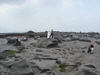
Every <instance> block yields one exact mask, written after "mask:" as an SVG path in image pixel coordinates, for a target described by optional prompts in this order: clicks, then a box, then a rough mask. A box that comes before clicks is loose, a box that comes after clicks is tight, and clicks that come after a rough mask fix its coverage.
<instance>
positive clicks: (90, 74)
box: [75, 69, 97, 75]
mask: <svg viewBox="0 0 100 75" xmlns="http://www.w3.org/2000/svg"><path fill="white" fill-rule="evenodd" d="M75 75H97V74H96V73H95V72H92V71H90V70H85V69H83V70H81V71H78V72H77V73H76V74H75Z"/></svg>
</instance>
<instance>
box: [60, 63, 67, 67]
mask: <svg viewBox="0 0 100 75" xmlns="http://www.w3.org/2000/svg"><path fill="white" fill-rule="evenodd" d="M67 66H68V65H67V64H65V63H62V64H59V68H65V67H67Z"/></svg>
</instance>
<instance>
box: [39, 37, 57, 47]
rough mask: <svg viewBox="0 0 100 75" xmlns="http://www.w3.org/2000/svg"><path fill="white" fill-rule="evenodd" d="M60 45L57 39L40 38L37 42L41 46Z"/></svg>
mask: <svg viewBox="0 0 100 75" xmlns="http://www.w3.org/2000/svg"><path fill="white" fill-rule="evenodd" d="M57 46H58V40H56V39H52V38H50V39H46V38H44V39H39V40H38V42H37V47H39V48H52V47H57Z"/></svg>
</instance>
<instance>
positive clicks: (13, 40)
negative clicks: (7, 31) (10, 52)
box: [7, 37, 21, 46]
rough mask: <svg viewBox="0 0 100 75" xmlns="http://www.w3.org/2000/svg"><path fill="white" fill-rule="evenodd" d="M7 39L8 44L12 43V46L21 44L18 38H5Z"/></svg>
mask: <svg viewBox="0 0 100 75" xmlns="http://www.w3.org/2000/svg"><path fill="white" fill-rule="evenodd" d="M7 40H8V42H7V43H8V44H13V45H14V46H20V45H21V42H20V41H19V40H18V38H17V37H12V38H11V37H8V38H7Z"/></svg>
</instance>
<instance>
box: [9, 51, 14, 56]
mask: <svg viewBox="0 0 100 75" xmlns="http://www.w3.org/2000/svg"><path fill="white" fill-rule="evenodd" d="M8 54H9V55H15V54H16V51H10V52H9V53H8Z"/></svg>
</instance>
